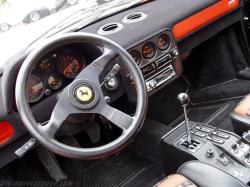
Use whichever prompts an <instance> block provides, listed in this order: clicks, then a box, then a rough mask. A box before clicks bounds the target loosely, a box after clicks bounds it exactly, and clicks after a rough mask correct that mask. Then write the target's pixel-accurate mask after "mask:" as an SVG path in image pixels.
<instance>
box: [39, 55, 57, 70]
mask: <svg viewBox="0 0 250 187" xmlns="http://www.w3.org/2000/svg"><path fill="white" fill-rule="evenodd" d="M53 68H54V62H53V61H52V59H49V58H45V59H42V60H41V62H40V63H39V64H38V69H39V70H40V72H42V73H50V72H52V70H53Z"/></svg>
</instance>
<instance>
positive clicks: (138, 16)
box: [122, 12, 147, 23]
mask: <svg viewBox="0 0 250 187" xmlns="http://www.w3.org/2000/svg"><path fill="white" fill-rule="evenodd" d="M146 18H147V14H145V13H143V12H135V13H132V14H129V15H127V16H125V17H124V18H123V20H122V21H123V22H124V23H135V22H139V21H142V20H144V19H146Z"/></svg>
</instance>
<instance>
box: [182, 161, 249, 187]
mask: <svg viewBox="0 0 250 187" xmlns="http://www.w3.org/2000/svg"><path fill="white" fill-rule="evenodd" d="M178 174H181V175H183V176H185V177H187V178H188V179H189V180H190V181H192V182H193V183H194V184H196V185H197V186H199V187H215V186H216V187H217V186H218V187H247V186H246V185H244V184H243V183H241V182H240V181H239V180H237V179H236V178H234V177H233V176H232V175H229V174H227V173H225V172H224V171H222V170H220V169H218V168H216V167H214V166H212V165H209V164H205V163H202V162H199V161H190V162H187V163H185V164H183V165H182V166H181V167H180V168H179V170H178Z"/></svg>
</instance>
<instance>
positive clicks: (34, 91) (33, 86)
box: [26, 74, 44, 103]
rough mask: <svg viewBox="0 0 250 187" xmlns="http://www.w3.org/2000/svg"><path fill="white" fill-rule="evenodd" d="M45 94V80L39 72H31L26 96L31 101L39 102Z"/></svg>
mask: <svg viewBox="0 0 250 187" xmlns="http://www.w3.org/2000/svg"><path fill="white" fill-rule="evenodd" d="M43 94H44V82H43V80H42V78H41V77H40V76H39V75H37V74H31V75H30V77H29V79H28V82H27V89H26V98H27V100H28V102H29V103H34V102H37V101H38V100H39V99H41V98H42V96H43Z"/></svg>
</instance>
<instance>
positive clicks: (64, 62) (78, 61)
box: [57, 50, 86, 78]
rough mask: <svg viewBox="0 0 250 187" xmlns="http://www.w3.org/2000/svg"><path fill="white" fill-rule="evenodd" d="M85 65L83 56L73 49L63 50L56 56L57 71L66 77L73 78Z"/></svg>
mask: <svg viewBox="0 0 250 187" xmlns="http://www.w3.org/2000/svg"><path fill="white" fill-rule="evenodd" d="M85 66H86V60H85V58H84V57H83V56H82V55H81V54H80V53H78V52H77V51H74V50H67V51H64V52H63V53H62V55H61V56H59V58H58V64H57V67H58V71H59V72H60V73H61V74H62V75H64V76H65V77H67V78H75V77H76V76H77V75H78V74H79V73H80V71H81V70H82V69H83V68H84V67H85Z"/></svg>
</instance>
